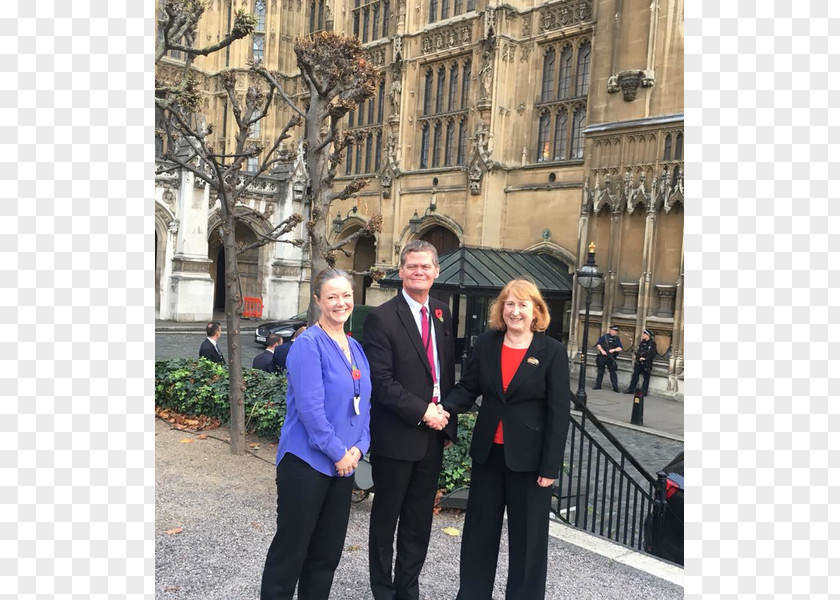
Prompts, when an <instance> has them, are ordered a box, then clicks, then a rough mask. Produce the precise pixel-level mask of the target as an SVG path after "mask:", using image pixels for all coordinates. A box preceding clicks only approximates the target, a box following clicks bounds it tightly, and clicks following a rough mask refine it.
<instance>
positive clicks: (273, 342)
mask: <svg viewBox="0 0 840 600" xmlns="http://www.w3.org/2000/svg"><path fill="white" fill-rule="evenodd" d="M282 343H283V338H281V337H280V336H279V335H277V334H276V333H271V334H269V336H268V338H267V339H266V340H265V350H263V351H262V352H260V353H259V354H257V355H256V356H255V357H254V362H253V363H251V368H252V369H260V370H262V371H265V372H266V373H271V374H274V373H279V372H280V370H279V369H278V368H277V367H276V366H275V364H274V353H275V352H276V349H277V345H278V344H282Z"/></svg>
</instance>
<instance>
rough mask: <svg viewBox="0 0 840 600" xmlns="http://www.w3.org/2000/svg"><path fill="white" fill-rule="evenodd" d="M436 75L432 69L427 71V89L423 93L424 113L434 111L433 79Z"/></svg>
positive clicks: (427, 113)
mask: <svg viewBox="0 0 840 600" xmlns="http://www.w3.org/2000/svg"><path fill="white" fill-rule="evenodd" d="M433 78H434V75H433V74H432V70H431V69H429V70H427V71H426V89H425V92H424V94H423V114H424V115H429V114H431V113H432V79H433Z"/></svg>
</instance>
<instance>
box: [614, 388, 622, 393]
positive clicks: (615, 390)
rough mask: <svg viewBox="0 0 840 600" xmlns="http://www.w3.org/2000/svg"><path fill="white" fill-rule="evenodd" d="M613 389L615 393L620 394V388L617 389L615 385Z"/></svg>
mask: <svg viewBox="0 0 840 600" xmlns="http://www.w3.org/2000/svg"><path fill="white" fill-rule="evenodd" d="M613 391H614V392H615V393H616V394H620V393H621V390H620V389H618V388H617V387H614V388H613Z"/></svg>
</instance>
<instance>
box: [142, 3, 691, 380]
mask: <svg viewBox="0 0 840 600" xmlns="http://www.w3.org/2000/svg"><path fill="white" fill-rule="evenodd" d="M240 8H241V9H244V10H247V11H250V12H252V13H253V14H254V15H255V16H256V17H257V28H256V31H255V32H254V34H253V35H251V36H249V38H246V39H243V40H239V41H237V42H235V43H234V44H233V45H232V46H231V47H230V48H229V49H227V50H223V51H221V52H217V53H215V54H213V55H210V56H209V57H199V58H198V59H197V60H196V62H195V66H196V71H197V72H198V73H199V75H200V77H201V79H202V85H203V89H204V106H203V110H202V111H201V113H202V118H204V119H206V121H207V122H208V123H211V122H212V123H213V124H214V135H215V136H216V139H215V140H214V143H216V144H218V145H219V146H220V147H222V148H224V147H225V146H228V147H230V146H231V145H232V144H233V132H232V128H231V127H230V125H229V123H230V122H232V118H231V117H230V115H229V114H228V111H229V107H228V106H227V101H226V97H225V93H224V91H223V90H222V88H221V86H220V85H219V82H218V77H217V75H218V73H219V71H221V70H222V69H225V68H239V69H241V70H240V71H239V74H238V77H239V78H240V80H241V82H242V89H243V91H244V89H245V87H246V83H247V78H248V77H249V75H248V72H247V64H248V61H249V60H252V59H254V58H258V59H260V60H261V61H263V63H264V64H265V65H266V66H268V67H269V68H270V69H275V70H278V71H280V72H281V73H284V74H285V75H287V76H288V77H289V78H290V79H289V80H288V82H287V84H286V85H287V92H288V93H289V95H290V96H291V97H292V98H293V99H295V100H296V101H299V102H301V101H304V100H305V98H304V94H303V86H302V85H301V84H300V82H299V79H297V78H296V76H297V73H298V72H297V66H296V61H295V56H294V52H293V51H292V48H293V44H294V39H295V37H296V36H299V35H303V34H308V33H312V32H315V31H319V30H322V29H331V30H334V31H337V32H340V33H347V34H354V35H356V36H358V37H359V38H360V39H361V41H362V42H363V43H364V48H365V52H366V54H367V56H368V59H369V60H370V61H371V62H373V63H374V64H375V65H377V66H378V67H379V68H380V73H381V77H380V80H379V82H378V85H377V87H376V91H375V94H374V96H373V98H371V99H370V100H368V101H366V102H365V103H363V104H362V105H361V106H359V107H357V109H356V110H355V111H353V112H352V113H351V114H350V115H349V118H348V119H347V120H346V122H345V127H346V128H351V129H352V128H364V129H366V130H367V131H368V133H367V134H366V136H365V137H364V138H363V139H362V141H361V142H360V143H358V144H356V145H354V146H353V147H351V148H350V150H349V152H348V153H347V155H346V157H345V160H344V162H343V164H342V165H341V167H340V171H339V173H340V177H338V178H337V179H336V185H337V187H340V186H342V184H343V183H346V182H347V181H350V180H352V179H353V178H357V177H364V178H368V179H370V183H369V185H368V186H367V187H365V188H364V189H363V190H362V191H361V192H359V193H358V194H357V195H356V196H355V197H354V198H351V199H349V200H346V201H341V202H336V203H335V204H334V205H333V207H332V211H333V212H332V214H331V219H332V223H333V235H334V236H344V235H346V234H348V233H351V232H352V231H353V230H355V229H357V228H359V227H361V225H362V224H363V223H364V222H365V220H366V218H367V217H368V216H370V215H373V214H381V215H382V216H383V218H384V227H383V230H382V232H381V233H380V234H378V235H377V236H376V238H375V239H373V238H362V239H360V240H359V241H358V243H357V244H356V246H355V248H353V249H352V250H354V252H353V254H352V256H350V257H344V256H341V258H340V260H339V266H343V267H348V268H353V269H356V270H358V271H365V270H368V269H369V268H370V267H377V268H383V269H386V270H387V269H391V268H393V267H395V266H396V264H397V262H398V258H399V251H400V248H401V247H402V246H404V245H405V244H406V243H407V242H409V241H411V240H413V239H417V238H422V239H426V240H428V241H431V242H432V243H434V244H435V245H436V246H437V248H438V250H439V252H440V254H441V255H442V256H444V257H446V256H447V255H449V256H450V258H451V260H450V261H449V262H448V263H447V264H451V265H452V274H451V277H450V279H449V280H448V281H449V283H450V284H451V285H447V284H446V282H444V281H443V279H444V275H446V274H442V276H441V285H442V289H441V290H439V291H438V292H437V294H438V296H439V297H441V298H443V299H444V300H448V301H449V302H450V305H451V306H452V307H453V314H455V315H456V318H457V320H458V324H457V328H458V329H457V338H458V342H459V346H458V347H459V351H462V350H463V349H464V347H465V345H466V346H468V345H469V340H470V337H471V336H472V335H475V334H476V333H478V332H480V331H482V330H483V329H484V328H485V327H486V324H485V323H486V321H485V319H486V311H487V303H488V300H489V299H492V297H493V296H494V295H495V293H496V292H497V290H498V289H499V287H500V286H499V282H500V281H502V280H503V279H504V277H509V276H511V275H526V276H527V275H528V272H527V271H528V269H530V268H537V267H532V266H529V265H530V264H531V263H528V262H527V261H526V262H524V263H516V262H515V261H513V259H510V257H512V256H513V257H519V256H525V257H526V258H528V257H530V258H533V257H534V255H539V256H541V257H542V258H545V259H546V261H547V260H550V261H553V262H550V263H547V262H546V261H542V262H541V263H540V264H543V263H546V264H552V265H554V269H553V271H554V272H553V275H552V276H553V278H554V280H555V281H556V287H555V288H553V289H552V290H553V291H552V292H551V293H550V294H547V295H548V296H549V303H550V307H551V311H552V319H553V320H554V323H553V324H552V328H551V330H550V331H549V333H550V334H551V335H554V336H555V337H558V338H559V339H561V340H563V341H564V342H566V343H567V345H568V347H569V350H570V354H572V355H573V356H576V355H577V354H578V353H579V352H580V348H581V344H582V340H581V339H580V337H581V335H582V329H583V302H582V301H581V300H580V298H579V295H580V294H579V286H577V285H576V284H575V283H574V272H575V270H576V268H577V267H578V266H580V265H581V264H582V263H583V262H584V261H585V259H586V248H587V246H588V245H589V243H590V242H594V243H595V245H596V261H597V263H598V265H599V267H600V269H601V271H602V272H603V273H604V285H602V286H601V287H600V288H598V289H597V290H595V293H594V296H593V303H592V306H591V311H590V315H591V316H590V328H589V340H588V344H589V346H590V350H591V346H592V344H594V342H595V340H597V338H598V336H599V335H600V334H601V333H602V332H603V331H605V330H606V327H607V325H608V324H609V323H610V322H614V323H617V324H618V325H619V326H620V328H621V337H622V340H623V342H624V347H625V349H626V350H627V352H625V353H624V354H625V355H624V356H623V357H622V359H621V361H620V365H621V367H622V368H623V369H630V368H632V364H631V351H630V350H631V348H633V347H635V346H636V345H637V344H638V342H639V339H640V335H641V331H642V329H644V328H648V329H651V330H652V331H653V332H654V334H655V339H656V344H657V352H658V358H657V360H656V362H655V368H654V377H653V378H652V383H651V385H652V386H654V387H655V388H657V389H659V390H662V391H666V392H668V393H672V394H682V371H683V367H682V363H683V311H682V306H683V297H682V288H683V214H684V213H683V206H684V200H683V47H684V44H683V38H684V32H683V2H682V0H645V1H642V0H550V1H548V2H535V1H527V0H509V1H508V2H505V3H499V2H495V1H492V0H417V2H414V3H408V2H405V1H404V0H348V1H347V2H337V1H335V0H291V1H287V0H210V1H209V6H208V9H207V11H206V13H205V15H204V17H203V19H202V22H201V24H200V28H199V35H198V41H199V43H201V44H202V45H209V44H212V43H215V42H216V41H218V40H219V39H220V38H221V37H222V36H223V35H224V33H225V32H226V31H227V30H228V28H229V23H230V22H231V19H232V11H233V10H237V9H240ZM180 64H183V63H182V60H181V57H180V56H178V54H177V53H171V54H170V56H167V57H165V58H164V59H163V61H162V62H161V63H160V64H159V65H158V67H157V68H158V70H159V71H162V70H167V69H170V70H172V69H177V68H178V66H179V65H180ZM288 116H289V110H288V108H286V107H284V106H283V105H282V103H278V106H277V109H276V112H275V113H274V114H269V115H268V116H267V118H266V119H264V120H263V121H262V122H261V123H260V124H259V127H256V128H254V130H253V131H252V132H251V134H252V136H253V137H254V138H257V139H262V140H265V141H268V140H271V139H272V134H273V132H274V131H275V129H276V128H280V127H281V126H282V125H283V124H284V123H285V122H286V120H287V119H288ZM296 135H297V136H298V137H302V131H298V132H297V134H296ZM162 145H163V138H162V136H160V137H159V139H158V148H159V149H161V150H162V147H163V146H162ZM281 155H282V158H285V159H286V160H285V161H284V162H282V163H281V166H280V167H279V168H277V169H275V170H274V171H273V172H271V173H270V174H267V175H266V176H264V177H261V178H260V179H259V180H258V182H257V184H255V185H253V186H251V188H250V189H249V193H248V194H247V196H246V197H245V199H244V200H243V201H242V202H241V203H240V204H239V205H238V207H237V211H238V212H239V213H240V214H241V216H242V217H243V219H242V223H241V224H240V226H239V227H240V229H239V230H238V232H237V235H238V236H239V238H240V239H242V240H243V241H245V242H246V243H247V242H248V241H249V240H253V239H255V238H256V235H258V234H260V233H263V232H267V231H269V230H270V229H271V228H272V227H273V225H275V224H276V223H278V222H279V221H280V220H282V219H283V218H285V217H286V216H287V215H289V214H291V213H293V212H298V213H301V214H303V215H306V214H307V211H308V206H306V205H305V204H304V203H303V201H302V199H303V196H304V190H305V189H306V185H307V173H306V169H305V166H304V162H303V160H302V149H301V148H300V147H299V144H298V143H297V141H295V142H293V143H290V144H287V145H286V146H285V147H284V148H282V149H281ZM155 217H156V219H155V234H156V235H155V238H156V261H157V262H156V270H155V273H156V280H155V283H156V286H157V288H156V292H157V293H156V308H157V309H158V314H159V317H160V318H162V319H173V320H179V321H195V320H203V319H207V318H209V317H210V316H211V315H212V313H213V311H214V310H221V309H223V307H224V295H223V293H222V286H221V283H220V282H221V280H222V279H223V276H224V261H223V255H222V252H223V251H222V247H221V241H220V238H219V236H218V233H217V229H218V227H219V224H220V219H219V215H218V208H217V206H216V199H215V198H214V195H213V193H212V192H211V191H210V190H209V189H207V188H206V187H204V186H203V185H201V183H200V182H198V181H196V180H195V179H194V178H193V177H192V176H191V175H189V174H187V173H180V172H169V173H162V172H160V171H159V173H158V174H157V175H156V197H155ZM299 237H303V232H302V231H301V233H300V235H299ZM462 247H466V248H467V249H472V250H476V251H471V252H465V251H460V250H459V249H460V248H462ZM478 250H480V252H479V251H478ZM459 251H460V255H458V253H459ZM509 251H519V252H509ZM450 253H451V254H450ZM456 257H458V258H457V259H456ZM517 260H518V259H517ZM470 261H472V263H474V264H471V265H467V263H468V262H470ZM482 261H483V262H482ZM517 264H518V265H524V266H521V267H516V266H515V265H517ZM240 265H241V271H242V274H243V277H242V285H243V291H244V295H245V296H255V297H259V298H261V299H262V301H263V305H264V308H263V315H262V316H263V318H264V319H267V318H283V317H287V316H290V315H293V314H295V313H297V312H299V311H301V310H303V309H305V308H306V305H307V303H308V299H307V295H308V282H309V276H310V273H309V270H308V261H307V255H306V252H305V250H301V249H298V248H295V247H293V246H291V245H289V244H272V245H268V246H264V247H262V248H259V249H256V250H251V251H249V252H248V253H246V254H245V255H243V256H241V257H240ZM468 266H469V268H471V269H473V270H472V271H469V270H468V268H467V267H468ZM517 268H521V270H523V271H524V272H517V270H516V269H517ZM503 276H504V277H503ZM358 283H359V285H357V298H356V302H357V303H364V304H372V305H376V304H380V303H381V302H383V301H384V300H386V299H387V298H389V297H391V296H392V295H393V294H394V293H395V291H396V289H397V287H395V285H394V282H393V281H390V280H383V281H381V282H379V283H371V281H370V279H369V278H368V277H363V276H358ZM465 340H466V342H465Z"/></svg>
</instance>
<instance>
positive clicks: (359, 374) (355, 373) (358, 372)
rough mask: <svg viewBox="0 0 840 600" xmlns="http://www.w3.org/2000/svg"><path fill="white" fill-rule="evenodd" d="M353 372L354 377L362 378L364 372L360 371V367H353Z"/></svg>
mask: <svg viewBox="0 0 840 600" xmlns="http://www.w3.org/2000/svg"><path fill="white" fill-rule="evenodd" d="M351 374H352V375H353V379H361V378H362V372H361V371H359V369H353V370H352V371H351Z"/></svg>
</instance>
